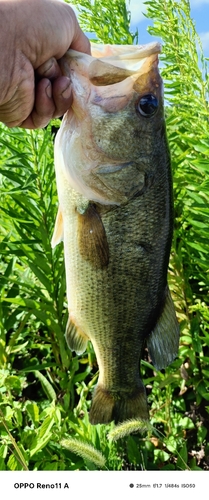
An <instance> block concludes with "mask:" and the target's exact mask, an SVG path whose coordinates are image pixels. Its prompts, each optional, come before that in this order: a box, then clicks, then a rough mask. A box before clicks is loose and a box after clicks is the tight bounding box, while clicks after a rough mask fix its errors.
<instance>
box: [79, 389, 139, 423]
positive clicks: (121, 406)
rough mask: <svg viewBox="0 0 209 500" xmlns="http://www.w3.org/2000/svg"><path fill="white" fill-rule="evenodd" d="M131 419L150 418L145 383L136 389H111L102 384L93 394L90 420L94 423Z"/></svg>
mask: <svg viewBox="0 0 209 500" xmlns="http://www.w3.org/2000/svg"><path fill="white" fill-rule="evenodd" d="M129 419H141V420H146V421H148V420H149V411H148V405H147V398H146V391H145V388H144V386H143V385H141V386H140V387H138V388H137V389H136V390H135V391H130V392H123V391H111V390H110V391H109V390H107V389H106V388H104V387H103V386H101V385H100V384H98V385H97V386H96V389H95V391H94V394H93V399H92V405H91V409H90V413H89V421H90V423H91V424H92V425H96V424H108V423H109V422H111V421H112V420H114V421H115V423H116V424H117V423H118V422H124V421H125V420H129Z"/></svg>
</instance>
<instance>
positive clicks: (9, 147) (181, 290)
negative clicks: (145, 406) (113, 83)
mask: <svg viewBox="0 0 209 500" xmlns="http://www.w3.org/2000/svg"><path fill="white" fill-rule="evenodd" d="M74 3H75V4H77V2H74ZM81 4H82V6H83V8H84V7H85V9H87V11H86V12H85V16H84V14H83V13H82V12H81V21H82V26H83V28H84V29H86V31H92V32H93V31H94V32H95V33H96V34H97V37H98V39H99V40H100V41H103V42H104V43H107V42H108V41H109V42H110V43H132V42H133V41H134V40H136V34H131V33H130V31H129V20H130V15H129V12H128V9H126V8H125V4H124V1H123V0H118V1H117V2H115V3H114V16H113V11H112V3H111V2H110V1H109V0H105V2H104V1H102V2H99V3H97V2H95V4H94V6H91V2H88V1H87V0H85V1H84V0H83V1H81ZM147 6H148V16H149V18H151V19H152V20H153V26H152V28H150V32H151V34H153V35H155V36H158V37H160V38H161V39H162V41H163V52H162V55H161V61H162V63H163V64H162V65H161V66H162V69H161V73H162V77H163V79H164V84H165V100H166V123H167V133H168V139H169V144H170V149H171V156H172V168H173V184H174V202H175V228H174V239H173V247H172V253H171V258H170V265H169V283H170V288H171V291H172V295H173V298H174V302H175V307H176V311H177V315H178V319H179V323H180V329H181V340H180V349H179V357H178V358H177V359H176V360H175V361H174V362H173V363H172V365H171V366H169V367H168V368H167V369H166V370H163V371H162V372H156V371H155V370H154V369H153V366H152V365H151V364H150V363H149V360H148V359H147V353H146V351H145V356H144V361H142V378H143V381H144V382H145V385H146V389H147V394H148V401H149V405H150V417H151V422H150V424H151V425H150V427H149V429H148V430H147V431H146V430H143V432H136V431H137V429H138V427H140V422H139V423H133V422H130V423H129V424H128V427H127V428H126V429H125V430H124V428H123V429H121V428H116V427H115V426H114V424H113V423H112V424H110V425H107V426H104V425H97V426H91V425H90V424H89V420H88V410H89V407H90V400H91V395H92V391H93V388H94V386H95V384H96V381H97V376H98V368H97V364H96V359H95V355H94V352H93V349H92V347H91V345H89V346H88V349H87V351H86V352H85V353H84V354H83V355H82V356H79V357H78V356H76V355H75V354H72V353H71V352H69V350H68V349H67V347H66V344H65V340H64V335H63V332H64V331H65V325H66V321H67V304H66V294H65V271H64V264H63V247H62V245H59V246H58V247H56V248H55V249H54V250H52V249H51V244H50V241H51V237H52V233H53V226H54V220H55V216H56V211H57V194H56V185H55V177H54V164H53V163H54V162H53V139H54V135H53V134H54V130H55V127H58V126H59V123H60V122H59V120H57V121H54V122H52V123H51V124H50V125H49V126H48V128H47V129H45V130H40V131H25V130H22V129H12V130H9V129H7V128H6V127H5V126H4V125H1V126H0V145H1V158H0V184H1V230H0V232H1V236H0V251H1V263H0V293H1V299H0V470H27V469H28V470H75V469H76V470H99V469H101V470H196V469H203V470H208V468H209V445H208V441H209V431H208V428H209V425H208V420H209V415H208V413H209V412H208V410H209V368H208V366H209V329H208V324H209V312H208V311H209V309H208V269H209V256H208V235H209V224H208V218H209V203H208V199H209V197H208V187H209V184H208V164H209V125H208V114H209V113H208V111H209V110H208V63H207V61H206V60H205V58H204V55H203V53H202V49H201V45H200V42H199V39H198V36H197V34H196V31H195V26H194V24H193V22H192V20H191V18H190V9H189V2H188V1H186V0H181V1H179V2H173V1H170V0H164V1H163V2H162V1H161V0H156V1H153V2H151V1H149V2H147ZM94 9H97V16H96V15H95V10H94ZM81 11H82V8H81ZM101 26H103V29H102V30H101ZM139 43H140V37H139ZM137 425H138V427H137ZM131 431H132V434H129V433H130V432H131ZM92 447H93V448H92Z"/></svg>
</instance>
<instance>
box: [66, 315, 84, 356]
mask: <svg viewBox="0 0 209 500" xmlns="http://www.w3.org/2000/svg"><path fill="white" fill-rule="evenodd" d="M65 338H66V342H67V345H68V347H69V349H70V350H71V351H75V352H76V354H83V352H84V351H85V350H86V347H87V342H88V340H89V339H88V337H87V335H86V334H85V333H84V332H83V331H82V330H81V328H80V327H79V326H77V325H76V322H75V320H74V319H73V318H72V317H71V316H69V318H68V322H67V325H66V330H65Z"/></svg>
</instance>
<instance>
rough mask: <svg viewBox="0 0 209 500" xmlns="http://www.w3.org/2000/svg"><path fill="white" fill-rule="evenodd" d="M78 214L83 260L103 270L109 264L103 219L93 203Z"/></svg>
mask: <svg viewBox="0 0 209 500" xmlns="http://www.w3.org/2000/svg"><path fill="white" fill-rule="evenodd" d="M77 212H78V246H79V251H80V254H81V256H82V257H83V259H85V260H87V261H88V262H90V263H91V264H92V266H93V267H96V268H103V267H105V266H107V265H108V262H109V247H108V241H107V236H106V233H105V228H104V226H103V223H102V220H101V217H100V215H99V213H98V212H97V209H96V207H95V205H94V204H93V203H89V204H88V206H87V208H86V209H85V211H84V212H81V213H80V212H79V207H78V208H77Z"/></svg>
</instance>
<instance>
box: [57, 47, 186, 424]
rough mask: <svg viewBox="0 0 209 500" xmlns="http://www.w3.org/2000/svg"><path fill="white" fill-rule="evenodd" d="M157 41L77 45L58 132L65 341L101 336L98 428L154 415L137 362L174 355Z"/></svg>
mask: <svg viewBox="0 0 209 500" xmlns="http://www.w3.org/2000/svg"><path fill="white" fill-rule="evenodd" d="M159 52H160V45H159V44H158V43H154V44H153V43H152V44H148V45H145V46H121V47H120V46H104V47H103V48H102V47H100V46H95V48H94V49H93V55H94V57H93V56H89V55H86V54H82V53H79V52H76V51H73V50H69V51H68V52H67V53H66V55H65V56H64V57H63V58H62V60H60V66H61V68H62V71H63V74H65V75H67V76H70V78H71V84H72V92H73V104H72V108H71V109H69V111H68V112H67V113H66V114H65V116H64V118H63V121H62V124H61V128H60V130H59V132H58V134H57V136H56V140H55V170H56V182H57V190H58V198H59V210H58V214H57V219H56V223H55V230H54V235H53V238H52V246H53V247H54V246H55V245H56V244H57V243H59V242H60V241H61V240H63V241H64V256H65V269H66V282H67V299H68V308H69V320H68V323H67V327H66V340H67V344H68V346H69V348H70V349H71V350H74V351H75V352H76V353H78V354H81V353H83V352H84V351H85V349H86V346H87V342H88V340H90V341H91V342H92V344H93V347H94V350H95V354H96V358H97V362H98V366H99V379H98V384H97V386H96V389H95V391H94V394H93V399H92V405H91V409H90V415H89V418H90V422H91V423H92V424H97V423H108V422H110V421H112V420H114V421H115V422H121V421H124V420H126V419H131V418H139V419H144V420H148V418H149V412H148V405H147V398H146V392H145V388H144V385H143V383H142V381H141V379H140V359H141V357H142V353H143V349H144V344H145V341H146V342H147V346H148V350H149V354H150V357H151V359H152V362H153V364H154V366H155V367H156V368H157V369H161V368H164V367H166V366H167V365H168V364H169V363H171V362H172V361H173V359H174V358H175V357H176V356H177V352H178V344H179V327H178V322H177V319H176V315H175V310H174V305H173V302H172V299H171V295H170V292H169V288H168V284H167V268H168V262H169V254H170V248H171V240H172V230H173V201H172V179H171V166H170V155H169V149H168V144H167V139H166V130H165V120H164V112H163V95H162V81H161V77H160V75H159V71H158V53H159Z"/></svg>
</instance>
